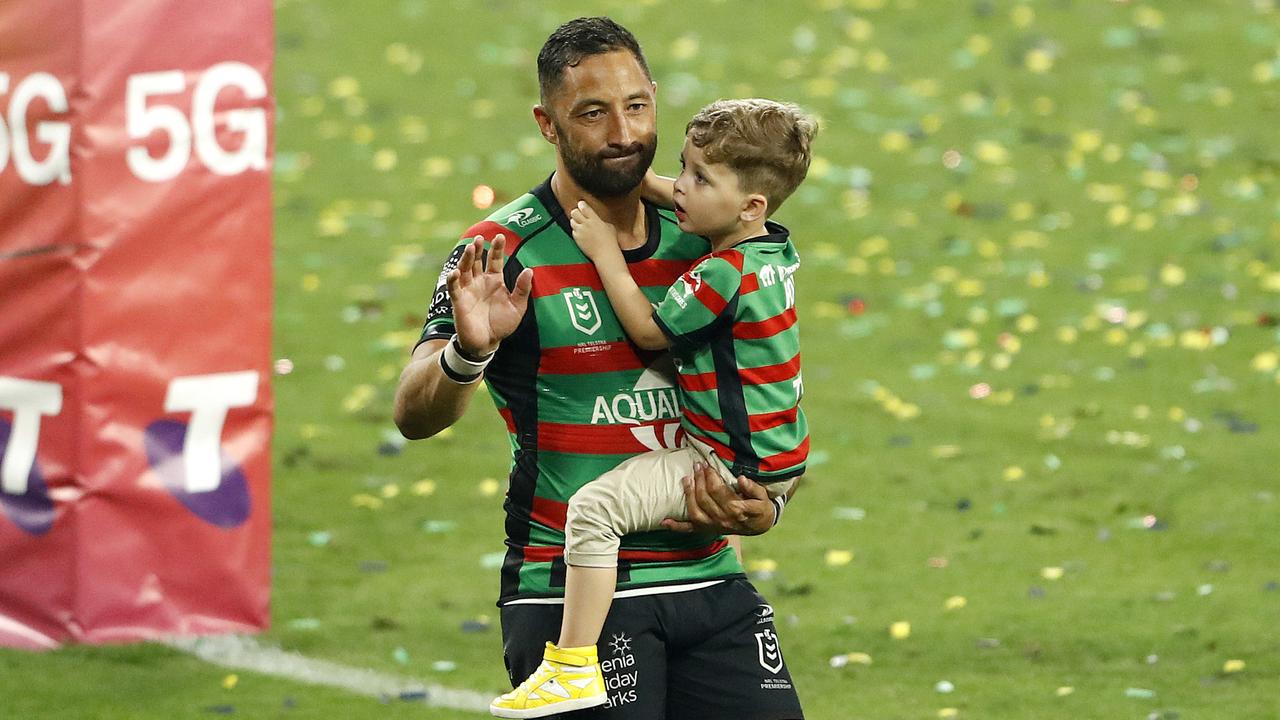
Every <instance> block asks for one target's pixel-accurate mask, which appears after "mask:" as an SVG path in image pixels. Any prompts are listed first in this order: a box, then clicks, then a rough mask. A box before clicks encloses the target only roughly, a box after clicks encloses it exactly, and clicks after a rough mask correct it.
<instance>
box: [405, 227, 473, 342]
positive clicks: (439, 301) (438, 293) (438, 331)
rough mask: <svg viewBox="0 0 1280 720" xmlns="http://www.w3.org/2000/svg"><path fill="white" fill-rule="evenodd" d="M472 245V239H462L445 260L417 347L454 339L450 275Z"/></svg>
mask: <svg viewBox="0 0 1280 720" xmlns="http://www.w3.org/2000/svg"><path fill="white" fill-rule="evenodd" d="M470 244H471V238H470V237H464V238H462V239H461V240H459V241H458V244H457V245H455V246H454V248H453V250H451V251H450V252H449V257H448V258H446V259H445V261H444V269H442V270H441V271H440V277H439V278H437V279H436V289H435V292H433V293H432V294H431V305H430V307H428V308H427V321H426V323H424V324H423V327H422V337H420V338H419V339H418V342H417V345H421V344H422V343H424V342H426V341H428V340H435V339H444V340H448V339H449V338H451V337H453V333H454V325H453V301H452V300H450V299H449V273H451V272H453V269H454V268H456V267H458V261H459V260H461V259H462V253H463V251H464V250H466V249H467V246H468V245H470ZM415 347H416V346H415Z"/></svg>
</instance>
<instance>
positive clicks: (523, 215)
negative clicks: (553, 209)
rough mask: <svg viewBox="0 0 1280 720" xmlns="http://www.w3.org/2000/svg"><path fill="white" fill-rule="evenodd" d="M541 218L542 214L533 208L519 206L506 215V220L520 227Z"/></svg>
mask: <svg viewBox="0 0 1280 720" xmlns="http://www.w3.org/2000/svg"><path fill="white" fill-rule="evenodd" d="M541 219H542V215H541V214H539V213H538V211H536V210H534V209H533V208H520V209H519V210H517V211H515V212H513V213H511V214H510V215H508V216H507V222H508V223H511V224H513V225H519V226H520V227H528V226H529V225H532V224H533V223H536V222H538V221H539V220H541Z"/></svg>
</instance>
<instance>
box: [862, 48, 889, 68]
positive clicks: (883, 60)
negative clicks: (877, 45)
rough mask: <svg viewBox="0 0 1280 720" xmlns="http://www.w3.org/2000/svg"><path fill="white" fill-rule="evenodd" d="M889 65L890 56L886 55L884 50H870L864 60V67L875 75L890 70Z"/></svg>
mask: <svg viewBox="0 0 1280 720" xmlns="http://www.w3.org/2000/svg"><path fill="white" fill-rule="evenodd" d="M889 64H890V63H889V56H888V55H885V54H884V51H883V50H877V49H872V50H868V51H867V56H866V57H865V58H864V59H863V65H864V66H866V68H867V69H868V70H870V71H871V72H873V73H882V72H884V71H886V70H888V69H889Z"/></svg>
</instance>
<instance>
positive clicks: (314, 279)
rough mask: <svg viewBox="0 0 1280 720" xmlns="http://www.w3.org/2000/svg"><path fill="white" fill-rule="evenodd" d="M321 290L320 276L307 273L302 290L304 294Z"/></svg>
mask: <svg viewBox="0 0 1280 720" xmlns="http://www.w3.org/2000/svg"><path fill="white" fill-rule="evenodd" d="M319 289H320V276H319V275H316V274H315V273H307V274H306V275H303V276H302V290H303V291H304V292H315V291H316V290H319Z"/></svg>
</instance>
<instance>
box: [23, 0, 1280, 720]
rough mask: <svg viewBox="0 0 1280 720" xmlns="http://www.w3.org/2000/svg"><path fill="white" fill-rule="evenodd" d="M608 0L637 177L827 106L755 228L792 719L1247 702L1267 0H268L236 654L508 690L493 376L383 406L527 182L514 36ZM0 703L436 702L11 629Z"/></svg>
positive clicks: (770, 576)
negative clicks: (270, 333)
mask: <svg viewBox="0 0 1280 720" xmlns="http://www.w3.org/2000/svg"><path fill="white" fill-rule="evenodd" d="M598 13H607V14H610V15H612V16H614V17H615V18H616V19H618V20H619V21H621V22H622V23H623V24H625V25H627V26H628V27H629V28H630V29H632V30H633V31H634V32H635V33H636V34H637V36H638V37H639V38H640V40H641V42H642V43H643V44H644V47H645V50H646V52H647V55H648V59H649V63H650V66H651V69H652V71H653V74H654V77H655V79H656V80H657V82H658V84H659V96H658V97H659V121H660V138H661V144H660V147H659V151H658V160H657V163H656V167H657V169H658V170H659V171H661V172H665V173H668V174H671V173H674V172H675V169H676V163H675V154H676V148H677V147H678V142H677V141H678V138H679V137H680V135H681V130H682V128H683V124H684V121H685V119H686V118H687V117H688V116H689V115H690V114H691V113H692V112H693V111H694V110H696V109H697V108H698V107H699V106H700V105H701V104H703V103H705V102H708V101H710V100H713V99H716V98H718V97H728V96H743V95H759V96H764V97H771V98H778V99H787V100H793V101H796V102H799V103H801V104H802V105H804V106H806V107H807V108H809V109H811V110H813V111H815V112H817V113H819V114H820V115H821V117H822V120H823V125H824V130H823V132H822V134H821V135H820V136H819V140H818V143H817V145H816V148H817V158H816V159H815V162H814V166H813V169H812V171H811V174H810V179H809V180H808V181H807V183H806V185H805V186H804V187H803V188H802V190H801V191H800V192H799V193H798V194H797V195H796V196H795V197H794V198H793V199H792V200H791V201H789V203H788V205H787V207H786V208H785V209H784V210H783V211H782V212H781V213H780V215H779V219H780V220H781V221H782V222H784V223H785V224H787V225H789V226H790V227H791V228H792V230H793V233H794V235H795V237H796V238H797V241H798V245H799V248H800V251H801V254H802V256H803V258H804V260H805V265H804V269H803V270H802V271H801V274H800V278H799V283H798V284H799V307H800V312H801V318H802V327H803V328H804V343H805V350H804V357H805V368H806V373H805V375H806V389H807V395H806V400H805V402H806V409H807V411H808V412H809V413H810V417H811V420H812V425H813V440H814V448H815V455H814V458H813V460H814V462H813V468H812V471H811V472H810V475H809V479H808V481H807V483H806V485H805V487H804V488H803V490H802V492H801V494H800V496H799V497H798V498H797V501H796V503H795V504H794V505H793V507H792V508H791V510H790V511H789V512H788V516H787V520H786V522H785V523H784V524H783V525H781V526H780V527H779V528H777V529H776V530H775V531H773V532H771V533H770V534H769V535H767V536H766V537H764V538H760V539H751V540H748V541H747V543H746V548H747V554H748V559H749V568H750V571H751V572H752V575H753V577H754V578H755V580H756V581H757V584H758V585H759V587H760V588H761V590H762V592H763V593H764V594H765V596H766V597H767V598H769V600H770V601H771V602H772V603H773V605H774V607H775V609H776V611H777V613H778V615H779V616H780V618H781V622H780V626H781V627H780V629H781V631H782V633H783V635H782V643H783V651H784V654H785V656H786V658H787V662H788V665H789V666H790V668H791V670H792V672H793V674H794V675H795V677H796V681H797V684H798V687H799V689H800V691H801V693H802V697H803V699H804V701H805V705H806V709H807V710H808V715H809V717H811V718H817V719H819V720H821V719H825V718H832V719H835V718H868V719H885V720H888V719H891V718H893V719H896V718H932V717H959V718H965V717H970V718H992V717H1000V718H1052V717H1064V718H1065V717H1099V718H1102V717H1106V718H1111V717H1116V718H1166V719H1169V718H1174V717H1182V718H1233V719H1234V718H1267V717H1275V713H1276V712H1277V709H1276V700H1275V698H1277V697H1280V680H1277V678H1280V660H1278V659H1277V651H1278V650H1280V646H1278V645H1277V642H1276V640H1275V634H1274V631H1273V630H1274V628H1275V626H1276V623H1277V621H1280V571H1278V570H1277V567H1276V564H1275V558H1276V556H1277V552H1278V551H1280V539H1278V537H1277V535H1276V533H1275V532H1274V530H1275V526H1276V525H1275V523H1276V513H1277V507H1278V506H1277V499H1276V497H1275V494H1276V492H1277V490H1276V487H1277V484H1276V477H1277V475H1276V470H1275V464H1274V461H1273V456H1274V447H1275V444H1276V442H1275V439H1276V437H1277V436H1276V434H1275V432H1276V430H1275V428H1276V425H1277V423H1278V422H1280V402H1277V400H1278V399H1280V372H1278V371H1277V366H1278V364H1280V356H1278V352H1280V330H1278V329H1277V324H1278V322H1280V265H1278V264H1277V260H1276V256H1275V249H1276V247H1277V242H1278V241H1280V204H1277V201H1276V199H1275V188H1276V172H1277V168H1280V154H1277V150H1276V146H1275V142H1274V136H1275V127H1276V120H1277V111H1278V110H1280V15H1278V14H1277V10H1276V8H1275V7H1274V3H1273V2H1270V1H1269V0H1268V1H1263V0H1257V1H1252V2H1250V1H1246V0H1239V1H1227V0H1221V1H1216V2H1180V1H1179V2H1163V3H1156V2H1148V3H1141V2H1101V1H1098V2H1084V1H1083V0H1076V1H1074V2H1072V1H1070V0H1052V1H1050V0H1046V1H1044V2H1025V3H1023V2H997V1H995V0H990V1H987V0H972V1H966V2H954V3H952V2H947V3H943V2H934V1H931V0H849V1H847V2H842V1H840V0H810V1H808V2H804V3H800V4H782V3H731V2H690V3H675V2H663V1H650V2H629V3H625V4H624V3H591V4H584V3H520V2H461V1H457V2H428V1H427V0H398V1H387V2H376V3H371V4H367V5H356V4H348V3H338V2H302V1H292V0H281V1H280V2H278V3H277V17H276V23H277V57H276V80H275V89H276V94H277V100H278V108H279V110H278V118H277V120H278V125H277V134H276V157H275V177H276V184H275V208H276V217H275V238H276V241H275V242H276V259H275V262H276V283H277V288H276V289H277V317H276V325H275V336H276V349H275V357H277V358H280V359H281V361H280V362H278V363H277V373H278V374H277V376H276V377H275V392H276V397H277V428H276V436H275V441H274V443H275V444H274V455H275V470H274V474H275V482H274V512H275V539H274V562H273V564H274V587H273V613H272V614H273V627H272V629H271V630H270V631H269V632H267V633H266V635H265V637H264V640H265V641H267V642H270V643H274V644H278V645H280V646H282V647H284V648H287V649H290V650H296V651H299V652H301V653H303V654H305V655H307V656H309V657H316V658H323V659H329V660H335V661H339V662H342V663H346V664H349V665H353V666H358V667H365V668H372V669H375V670H380V671H384V672H388V673H396V674H401V675H408V676H412V677H418V678H422V679H424V680H427V681H429V682H433V683H440V684H443V685H448V686H451V687H462V688H471V689H475V690H481V691H497V690H499V689H501V688H502V687H503V685H504V683H505V674H504V672H503V669H502V665H501V654H500V639H499V633H498V630H497V627H496V611H495V608H494V607H493V604H492V603H493V598H494V597H495V594H496V568H495V563H496V562H497V560H496V558H497V557H498V555H496V553H499V552H500V551H501V536H500V519H501V510H500V505H501V493H502V478H503V477H504V474H505V469H506V468H505V463H506V461H505V454H506V447H505V440H504V438H503V436H502V432H501V423H500V421H499V420H498V417H497V415H496V413H494V412H493V411H492V409H491V408H490V407H489V405H490V403H489V402H488V401H487V399H485V398H480V399H479V401H478V402H477V403H476V407H474V408H473V409H472V411H471V412H470V413H469V414H468V415H467V417H466V418H464V420H463V421H462V422H460V423H459V424H458V425H457V426H456V428H455V429H454V430H453V431H452V432H451V433H449V434H448V435H447V436H445V437H439V438H436V439H432V440H429V441H426V442H421V443H412V444H405V443H403V442H401V441H400V440H399V439H398V436H397V434H396V433H395V430H394V426H393V425H392V424H391V421H390V402H391V396H392V392H393V389H394V386H395V382H396V378H397V376H398V373H399V370H400V368H401V367H402V365H403V363H404V361H405V359H406V357H407V352H408V348H409V347H411V346H412V344H413V341H414V340H415V339H416V335H417V333H418V329H419V327H420V324H421V320H422V316H423V313H424V311H425V308H426V304H427V301H428V299H429V295H430V290H431V287H432V285H433V283H434V281H435V276H436V273H437V272H438V268H439V265H440V263H441V261H442V260H443V257H444V255H445V253H446V251H447V250H448V249H449V248H450V247H451V246H452V244H453V242H454V241H455V239H456V236H457V235H458V233H460V232H461V231H462V230H463V229H464V228H465V227H466V226H468V225H469V224H471V223H472V222H473V221H475V220H477V219H479V218H481V217H483V216H484V215H485V214H486V211H485V210H484V209H481V208H480V206H484V205H486V203H488V202H494V203H497V204H501V203H502V202H504V201H505V200H506V199H509V198H511V197H514V196H516V195H518V194H520V193H521V192H523V191H524V190H525V189H527V188H528V187H530V186H532V185H534V184H536V183H537V182H539V181H540V180H542V179H543V178H544V177H545V175H546V174H547V173H548V172H549V170H550V168H551V167H552V163H553V154H552V149H551V147H550V146H548V145H546V144H545V143H544V142H543V141H542V140H541V139H540V138H539V136H538V135H537V132H536V127H535V125H534V123H533V122H532V118H531V116H530V112H529V109H530V107H531V106H532V105H533V104H534V102H536V94H537V88H536V80H535V76H534V69H533V59H534V56H535V54H536V52H537V48H538V47H539V46H540V44H541V42H542V40H543V39H544V38H545V36H546V35H547V33H548V32H550V30H551V29H553V28H554V27H555V26H556V25H557V24H559V23H560V22H562V21H563V20H565V19H567V18H570V17H573V16H575V15H579V14H598ZM490 190H491V191H492V194H493V198H492V199H491V198H490V196H489V191H490ZM246 261H249V260H246ZM0 688H3V689H4V690H3V692H0V716H3V717H15V718H28V717H32V718H44V717H68V718H70V717H83V718H114V717H120V718H126V717H127V718H153V717H154V718H162V717H163V718H169V717H202V716H209V715H219V714H233V715H235V716H241V717H255V718H256V717H317V718H319V717H326V718H327V717H352V718H362V717H420V718H446V717H459V716H464V715H463V714H461V713H459V712H458V711H453V710H443V709H434V708H429V707H424V706H423V705H422V704H420V703H417V702H414V701H412V700H407V701H406V700H401V699H398V698H390V699H388V701H387V702H386V703H383V704H380V703H378V702H377V701H375V700H370V699H368V698H364V697H359V696H356V695H351V694H347V693H343V692H340V691H337V690H333V689H327V688H314V687H310V686H306V685H301V684H296V683H291V682H287V681H283V680H278V679H273V678H270V677H267V676H263V675H257V674H253V673H243V672H241V673H236V674H235V675H234V677H233V676H232V675H231V674H230V673H229V672H228V671H226V670H223V669H220V668H216V667H214V666H211V665H206V664H203V663H201V662H199V661H197V660H195V659H193V658H191V657H189V656H187V655H184V654H181V653H178V652H177V651H174V650H170V649H167V648H163V647H158V646H149V645H144V646H132V647H114V648H87V647H73V648H68V649H65V650H61V651H57V652H52V653H46V654H38V655H31V654H27V653H19V652H14V651H0Z"/></svg>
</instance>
